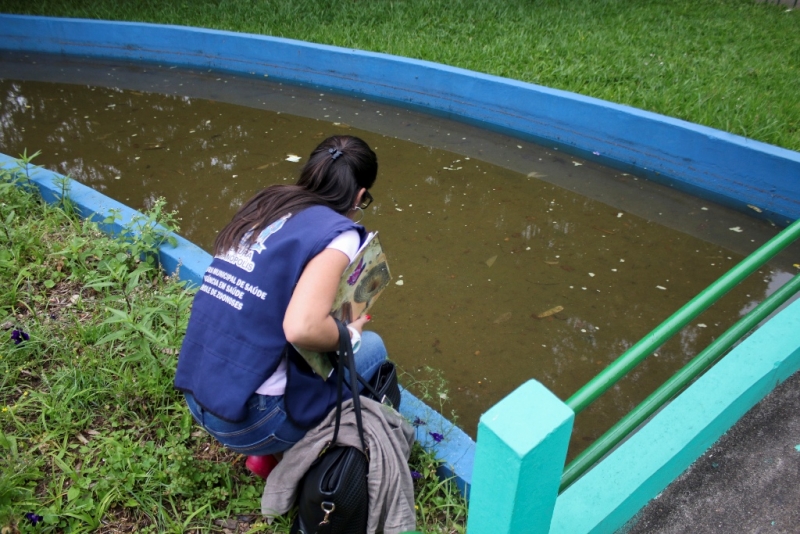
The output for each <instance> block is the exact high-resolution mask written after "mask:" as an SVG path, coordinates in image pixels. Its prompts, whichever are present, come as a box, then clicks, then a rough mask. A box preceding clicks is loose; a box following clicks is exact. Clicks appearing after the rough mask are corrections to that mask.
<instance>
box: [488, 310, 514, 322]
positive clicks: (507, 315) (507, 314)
mask: <svg viewBox="0 0 800 534" xmlns="http://www.w3.org/2000/svg"><path fill="white" fill-rule="evenodd" d="M509 319H511V312H505V313H504V314H502V315H501V316H500V317H498V318H497V319H495V320H494V321H492V322H493V323H494V324H500V323H504V322H506V321H508V320H509Z"/></svg>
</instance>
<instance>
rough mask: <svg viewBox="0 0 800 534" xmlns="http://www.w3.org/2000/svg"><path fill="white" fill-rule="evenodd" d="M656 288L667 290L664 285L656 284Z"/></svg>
mask: <svg viewBox="0 0 800 534" xmlns="http://www.w3.org/2000/svg"><path fill="white" fill-rule="evenodd" d="M656 289H660V290H661V291H666V290H667V288H666V287H664V286H656Z"/></svg>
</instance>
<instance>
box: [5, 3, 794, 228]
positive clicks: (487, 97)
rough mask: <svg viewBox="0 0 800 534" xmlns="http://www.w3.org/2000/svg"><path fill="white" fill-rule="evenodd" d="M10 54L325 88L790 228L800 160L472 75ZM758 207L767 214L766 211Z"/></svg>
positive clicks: (104, 43)
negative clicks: (461, 124) (212, 72)
mask: <svg viewBox="0 0 800 534" xmlns="http://www.w3.org/2000/svg"><path fill="white" fill-rule="evenodd" d="M0 49H7V50H15V51H29V52H41V53H54V54H70V55H77V56H88V57H96V58H113V59H117V60H131V61H139V62H150V63H159V64H162V65H163V64H168V65H177V66H185V67H193V68H210V69H217V70H222V71H228V72H232V73H236V74H240V75H245V76H255V77H263V76H265V75H268V76H270V77H272V78H277V79H282V80H287V81H290V82H293V83H299V84H307V85H315V86H323V87H326V88H328V89H329V90H337V91H343V92H348V93H354V94H358V95H362V96H368V97H371V98H376V99H381V100H384V101H388V102H392V103H396V104H399V105H404V106H411V107H415V108H419V109H422V110H424V111H428V112H431V113H435V114H440V115H445V116H447V117H451V118H454V119H458V120H462V121H466V122H473V123H478V124H480V125H482V126H485V127H488V128H491V129H495V130H499V131H504V132H508V133H512V134H514V135H517V136H520V137H524V138H528V139H531V140H534V141H539V142H542V143H544V144H546V145H550V146H558V147H562V148H565V149H567V150H568V151H570V152H572V153H574V154H576V155H579V156H583V157H585V158H587V159H590V160H595V161H599V162H601V163H603V164H606V165H609V166H612V167H616V168H619V169H624V170H633V169H635V170H636V172H637V173H639V174H644V175H646V176H647V177H648V178H650V179H653V180H656V181H659V182H661V183H663V184H666V185H668V186H670V187H674V188H677V189H681V190H684V191H687V192H689V193H691V194H694V195H697V196H700V197H703V198H707V199H709V200H713V201H716V202H719V203H721V204H725V205H727V206H730V207H733V208H735V209H739V210H741V211H744V212H746V213H749V214H750V215H754V216H760V217H764V218H767V219H769V220H771V221H773V222H774V223H776V224H778V225H779V226H786V225H787V224H788V223H790V222H791V221H793V220H795V219H797V218H800V179H798V177H799V176H800V153H797V152H793V151H790V150H785V149H781V148H778V147H775V146H771V145H767V144H765V143H760V142H758V141H753V140H751V139H746V138H744V137H740V136H736V135H732V134H728V133H725V132H722V131H719V130H715V129H713V128H707V127H704V126H698V125H696V124H691V123H688V122H685V121H681V120H678V119H673V118H669V117H665V116H662V115H658V114H655V113H650V112H646V111H642V110H638V109H635V108H631V107H628V106H622V105H618V104H612V103H609V102H605V101H602V100H598V99H595V98H588V97H584V96H581V95H577V94H574V93H568V92H566V91H559V90H554V89H548V88H546V87H541V86H538V85H533V84H529V83H524V82H519V81H515V80H510V79H507V78H500V77H497V76H490V75H486V74H481V73H477V72H472V71H468V70H464V69H458V68H453V67H448V66H445V65H440V64H437V63H431V62H427V61H419V60H413V59H407V58H402V57H397V56H390V55H387V54H378V53H371V52H363V51H359V50H351V49H345V48H338V47H333V46H323V45H316V44H311V43H306V42H301V41H294V40H290V39H280V38H274V37H265V36H261V35H249V34H242V33H233V32H225V31H217V30H206V29H199V28H188V27H182V26H163V25H154V24H140V23H126V22H107V21H95V20H81V19H58V18H45V17H30V16H16V15H0ZM748 206H756V207H757V208H759V209H760V210H761V212H760V214H757V213H756V211H755V210H752V209H751V208H749V207H748Z"/></svg>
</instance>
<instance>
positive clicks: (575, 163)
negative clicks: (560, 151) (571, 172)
mask: <svg viewBox="0 0 800 534" xmlns="http://www.w3.org/2000/svg"><path fill="white" fill-rule="evenodd" d="M572 164H573V165H575V166H576V167H580V166H581V165H583V163H578V162H577V161H573V162H572Z"/></svg>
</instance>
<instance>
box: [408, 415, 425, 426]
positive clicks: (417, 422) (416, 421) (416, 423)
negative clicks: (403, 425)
mask: <svg viewBox="0 0 800 534" xmlns="http://www.w3.org/2000/svg"><path fill="white" fill-rule="evenodd" d="M411 424H412V425H414V426H425V425H427V424H428V423H426V422H425V421H423V420H422V419H420V418H419V417H415V418H414V422H413V423H411Z"/></svg>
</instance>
